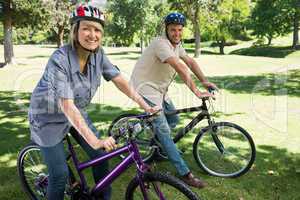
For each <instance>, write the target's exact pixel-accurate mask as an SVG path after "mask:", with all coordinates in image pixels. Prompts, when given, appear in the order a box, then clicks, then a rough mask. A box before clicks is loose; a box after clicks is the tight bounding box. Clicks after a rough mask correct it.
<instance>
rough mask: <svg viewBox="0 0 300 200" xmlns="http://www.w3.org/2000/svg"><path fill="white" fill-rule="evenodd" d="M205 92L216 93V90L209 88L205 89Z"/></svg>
mask: <svg viewBox="0 0 300 200" xmlns="http://www.w3.org/2000/svg"><path fill="white" fill-rule="evenodd" d="M207 90H208V92H209V93H214V92H215V91H216V89H215V88H213V87H209V88H207Z"/></svg>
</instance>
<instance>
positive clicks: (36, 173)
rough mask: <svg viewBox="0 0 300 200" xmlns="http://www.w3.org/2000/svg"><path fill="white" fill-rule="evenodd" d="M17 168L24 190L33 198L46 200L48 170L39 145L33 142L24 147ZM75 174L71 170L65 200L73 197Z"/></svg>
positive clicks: (34, 199)
mask: <svg viewBox="0 0 300 200" xmlns="http://www.w3.org/2000/svg"><path fill="white" fill-rule="evenodd" d="M17 168H18V173H19V177H20V180H21V185H22V188H23V190H24V191H25V192H26V193H27V194H28V196H29V197H30V199H33V200H42V199H45V200H46V192H47V186H48V170H47V166H46V165H45V164H44V162H43V159H42V155H41V150H40V148H39V146H38V145H36V144H34V143H32V144H29V145H27V146H26V147H24V148H23V149H22V150H21V152H20V153H19V156H18V162H17ZM74 180H75V176H74V174H73V172H72V171H71V170H69V180H68V183H67V185H66V192H65V198H64V199H65V200H67V199H72V197H71V196H72V195H71V194H72V192H71V191H70V188H71V187H70V185H72V183H73V181H74Z"/></svg>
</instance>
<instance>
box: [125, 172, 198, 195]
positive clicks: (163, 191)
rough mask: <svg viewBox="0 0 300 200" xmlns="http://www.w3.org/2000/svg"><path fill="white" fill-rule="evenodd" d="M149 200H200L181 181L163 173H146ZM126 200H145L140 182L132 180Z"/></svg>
mask: <svg viewBox="0 0 300 200" xmlns="http://www.w3.org/2000/svg"><path fill="white" fill-rule="evenodd" d="M142 184H143V185H144V187H145V191H146V195H147V197H148V199H149V200H157V199H170V200H183V199H185V200H186V199H190V200H200V198H199V197H198V196H197V195H196V194H195V193H194V192H193V191H192V190H191V189H190V188H189V187H188V186H187V185H185V184H184V183H183V182H182V181H180V180H179V179H177V178H175V177H173V176H171V175H168V174H162V173H145V174H144V176H143V179H142ZM125 199H126V200H143V199H144V197H143V193H142V191H141V189H140V184H139V180H138V179H137V178H134V179H133V180H131V182H130V183H129V185H128V187H127V191H126V196H125Z"/></svg>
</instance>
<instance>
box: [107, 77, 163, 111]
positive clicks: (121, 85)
mask: <svg viewBox="0 0 300 200" xmlns="http://www.w3.org/2000/svg"><path fill="white" fill-rule="evenodd" d="M112 81H113V83H114V84H115V85H116V86H117V88H118V89H119V90H120V91H121V92H123V93H124V94H126V95H127V96H128V97H129V98H131V99H132V100H134V101H135V102H136V103H137V104H138V105H139V106H140V107H141V108H142V109H144V110H145V111H146V112H149V113H154V112H156V111H158V110H159V108H158V107H151V106H149V105H148V104H147V103H146V102H145V101H144V99H143V97H142V96H141V95H139V94H138V93H137V92H136V91H135V90H134V89H133V88H132V87H131V86H130V85H129V84H128V81H127V80H125V79H124V78H123V76H122V75H118V76H116V77H114V78H113V79H112Z"/></svg>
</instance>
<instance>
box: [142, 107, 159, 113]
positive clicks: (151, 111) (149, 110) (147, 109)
mask: <svg viewBox="0 0 300 200" xmlns="http://www.w3.org/2000/svg"><path fill="white" fill-rule="evenodd" d="M145 111H146V112H147V113H150V114H156V113H158V112H160V111H161V108H160V107H158V106H154V107H151V106H149V107H147V108H146V109H145Z"/></svg>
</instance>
